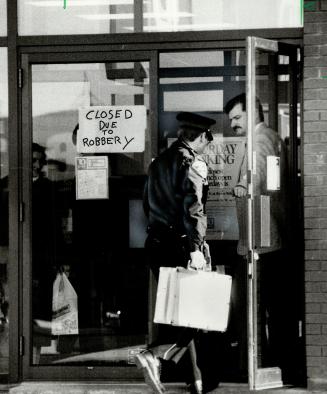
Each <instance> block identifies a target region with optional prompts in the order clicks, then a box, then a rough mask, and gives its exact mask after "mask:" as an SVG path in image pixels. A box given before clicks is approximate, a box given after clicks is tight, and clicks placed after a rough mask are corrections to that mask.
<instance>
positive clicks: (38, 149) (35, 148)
mask: <svg viewBox="0 0 327 394" xmlns="http://www.w3.org/2000/svg"><path fill="white" fill-rule="evenodd" d="M32 152H33V153H34V152H38V153H40V154H41V159H40V161H41V163H42V164H43V165H45V164H46V163H47V155H46V154H45V148H44V147H43V146H41V145H39V144H37V143H36V142H33V144H32Z"/></svg>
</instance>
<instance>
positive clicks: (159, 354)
mask: <svg viewBox="0 0 327 394" xmlns="http://www.w3.org/2000/svg"><path fill="white" fill-rule="evenodd" d="M177 120H178V121H179V122H180V129H179V132H178V136H179V138H178V139H177V141H175V142H174V143H173V144H172V145H171V146H170V147H169V148H168V149H167V150H165V151H164V152H163V153H162V154H160V155H159V157H157V158H156V159H155V160H154V161H153V162H152V163H151V165H150V168H149V176H148V180H147V183H146V187H145V195H144V209H145V213H146V215H147V216H148V220H149V227H148V237H147V240H146V244H145V247H146V249H147V251H148V256H149V263H150V267H151V269H152V271H153V273H154V276H155V277H156V279H158V276H159V268H160V267H162V266H169V267H176V266H184V267H188V268H190V269H205V268H206V266H207V260H206V258H205V247H206V243H205V235H206V229H207V218H206V214H205V202H206V197H207V191H208V182H207V165H206V163H205V161H204V160H203V159H202V157H201V153H203V152H204V150H205V148H206V146H207V145H208V144H209V143H210V142H211V141H212V140H213V136H212V133H211V131H210V127H211V126H212V125H213V124H214V123H215V121H214V120H213V119H210V118H207V117H204V116H201V115H197V114H194V113H189V112H181V113H179V114H178V115H177ZM195 296H196V295H195ZM158 331H159V332H158V338H157V340H156V342H155V343H153V344H152V345H150V346H149V347H148V350H147V351H145V352H143V353H141V354H139V355H137V357H136V364H137V365H138V367H139V368H142V369H143V372H144V377H145V380H146V382H147V383H148V384H150V385H151V387H152V388H153V390H154V391H155V392H156V393H159V394H161V393H162V392H163V391H164V386H163V385H162V383H161V381H160V369H161V368H162V372H163V374H164V372H165V368H166V367H167V364H171V363H174V364H177V363H178V362H179V360H180V359H181V357H182V356H183V355H184V353H185V351H186V350H187V349H190V346H191V344H192V340H193V338H194V335H195V331H194V330H193V329H182V333H181V329H180V328H178V327H172V326H167V325H159V327H158ZM172 343H173V344H174V345H173V346H171V347H169V346H168V345H167V346H161V345H164V344H172ZM193 345H194V342H193ZM193 356H194V354H193ZM193 361H194V360H193ZM197 391H198V392H202V391H201V389H200V388H199V387H198V390H197Z"/></svg>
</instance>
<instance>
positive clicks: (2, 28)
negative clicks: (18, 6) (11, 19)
mask: <svg viewBox="0 0 327 394" xmlns="http://www.w3.org/2000/svg"><path fill="white" fill-rule="evenodd" d="M6 35H7V0H0V36H6Z"/></svg>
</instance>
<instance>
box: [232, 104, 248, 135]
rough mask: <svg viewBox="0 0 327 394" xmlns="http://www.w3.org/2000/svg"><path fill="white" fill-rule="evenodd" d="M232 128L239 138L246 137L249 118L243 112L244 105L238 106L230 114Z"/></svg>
mask: <svg viewBox="0 0 327 394" xmlns="http://www.w3.org/2000/svg"><path fill="white" fill-rule="evenodd" d="M228 117H229V121H230V126H231V128H232V129H233V130H234V132H235V134H236V135H238V136H242V135H246V130H247V116H246V111H243V108H242V104H241V103H238V104H236V105H235V106H234V107H233V109H232V110H231V111H230V112H229V114H228Z"/></svg>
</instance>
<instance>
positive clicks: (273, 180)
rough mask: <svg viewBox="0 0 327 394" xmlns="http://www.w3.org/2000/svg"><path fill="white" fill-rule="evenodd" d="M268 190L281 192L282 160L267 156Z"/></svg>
mask: <svg viewBox="0 0 327 394" xmlns="http://www.w3.org/2000/svg"><path fill="white" fill-rule="evenodd" d="M267 190H280V158H279V157H278V156H267Z"/></svg>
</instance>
